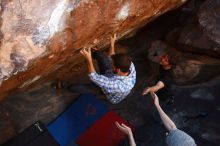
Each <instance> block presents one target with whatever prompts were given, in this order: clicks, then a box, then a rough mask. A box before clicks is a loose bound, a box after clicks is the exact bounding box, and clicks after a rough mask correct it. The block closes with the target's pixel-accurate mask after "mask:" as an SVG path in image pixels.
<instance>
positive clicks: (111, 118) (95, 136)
mask: <svg viewBox="0 0 220 146" xmlns="http://www.w3.org/2000/svg"><path fill="white" fill-rule="evenodd" d="M115 121H118V122H119V123H120V124H121V123H124V124H126V125H128V126H129V127H132V129H133V126H131V125H130V124H128V123H127V122H126V121H124V120H123V119H121V117H119V116H118V115H117V114H116V113H114V112H108V113H107V114H105V115H104V116H103V117H102V118H101V119H99V120H98V121H97V122H96V123H95V124H94V125H93V126H92V127H90V128H89V129H88V130H87V131H86V132H85V133H83V134H82V135H81V136H80V137H79V138H78V139H77V140H76V143H77V144H78V145H79V146H117V145H118V144H119V143H120V142H121V141H122V140H123V139H125V137H126V135H125V134H124V133H122V132H121V131H120V130H119V129H118V128H117V127H116V125H115Z"/></svg>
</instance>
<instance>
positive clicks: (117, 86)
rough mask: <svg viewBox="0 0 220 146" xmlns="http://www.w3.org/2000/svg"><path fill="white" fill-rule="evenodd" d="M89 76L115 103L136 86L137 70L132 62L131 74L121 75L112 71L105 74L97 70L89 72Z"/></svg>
mask: <svg viewBox="0 0 220 146" xmlns="http://www.w3.org/2000/svg"><path fill="white" fill-rule="evenodd" d="M89 78H90V79H91V80H92V81H93V82H94V83H95V84H96V85H98V86H99V87H101V89H102V91H103V92H104V94H105V95H106V96H107V99H108V100H109V101H110V102H111V103H113V104H116V103H119V102H120V101H122V100H123V99H124V98H125V97H126V96H127V95H128V94H129V93H130V91H131V89H132V88H133V87H134V84H135V82H136V71H135V67H134V64H133V63H131V66H130V74H129V75H128V76H120V75H117V74H114V73H113V72H112V71H108V72H106V74H105V75H99V74H97V73H96V72H93V73H91V74H89Z"/></svg>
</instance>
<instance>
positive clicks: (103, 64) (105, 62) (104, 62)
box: [92, 51, 112, 75]
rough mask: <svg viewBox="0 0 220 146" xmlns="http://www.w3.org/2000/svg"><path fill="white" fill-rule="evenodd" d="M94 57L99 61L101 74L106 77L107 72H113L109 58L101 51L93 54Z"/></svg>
mask: <svg viewBox="0 0 220 146" xmlns="http://www.w3.org/2000/svg"><path fill="white" fill-rule="evenodd" d="M92 57H93V58H94V59H95V60H96V61H97V64H98V67H99V71H100V74H102V75H105V73H106V71H109V70H112V62H111V59H110V58H109V56H107V55H105V54H103V53H102V52H100V51H95V52H93V53H92Z"/></svg>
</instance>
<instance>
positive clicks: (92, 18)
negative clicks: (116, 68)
mask: <svg viewBox="0 0 220 146" xmlns="http://www.w3.org/2000/svg"><path fill="white" fill-rule="evenodd" d="M185 1H186V0H28V1H24V0H1V2H0V6H1V7H0V94H1V96H2V98H3V97H4V95H7V94H8V93H9V92H11V91H17V90H21V89H26V88H27V87H29V86H30V85H32V84H33V83H35V82H37V83H39V82H41V81H42V82H43V81H45V80H46V79H49V78H48V77H52V76H53V73H54V72H55V71H57V70H59V69H60V68H62V67H63V66H64V65H65V64H66V63H67V62H71V63H72V64H76V65H77V64H79V63H80V62H82V59H81V57H80V56H79V55H78V50H79V49H80V48H82V47H84V46H88V45H93V46H98V47H105V46H107V45H108V44H109V37H110V36H111V35H112V34H113V33H117V35H118V38H122V37H123V36H125V35H126V34H129V33H130V32H132V31H133V30H136V29H138V28H140V27H142V26H143V25H145V24H146V23H148V22H150V21H151V20H153V19H155V18H157V17H158V16H160V15H161V14H163V13H165V12H166V11H168V10H171V9H174V8H177V7H178V6H180V5H181V4H183V3H184V2H185ZM35 84H36V83H35ZM2 98H1V99H2Z"/></svg>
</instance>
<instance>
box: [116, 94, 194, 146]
mask: <svg viewBox="0 0 220 146" xmlns="http://www.w3.org/2000/svg"><path fill="white" fill-rule="evenodd" d="M150 94H151V97H152V99H153V102H154V105H155V107H156V109H157V111H158V113H159V116H160V118H161V120H162V122H163V124H164V126H165V127H166V129H167V131H168V133H167V135H166V144H167V146H196V144H195V141H194V139H193V138H192V137H191V136H189V135H188V134H187V133H185V132H184V131H181V130H179V129H178V128H177V127H176V125H175V124H174V122H173V121H172V120H171V119H170V118H169V117H168V115H167V114H166V113H165V112H164V111H163V109H162V108H161V107H160V104H159V98H158V96H157V95H156V94H155V93H154V92H150ZM116 126H117V127H118V129H119V130H120V131H122V132H123V133H125V134H126V135H127V136H128V141H129V142H128V143H129V146H136V144H135V141H134V137H133V134H132V131H131V128H130V127H128V126H126V125H125V124H119V123H118V122H116ZM123 146H127V141H125V142H124V143H123Z"/></svg>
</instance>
